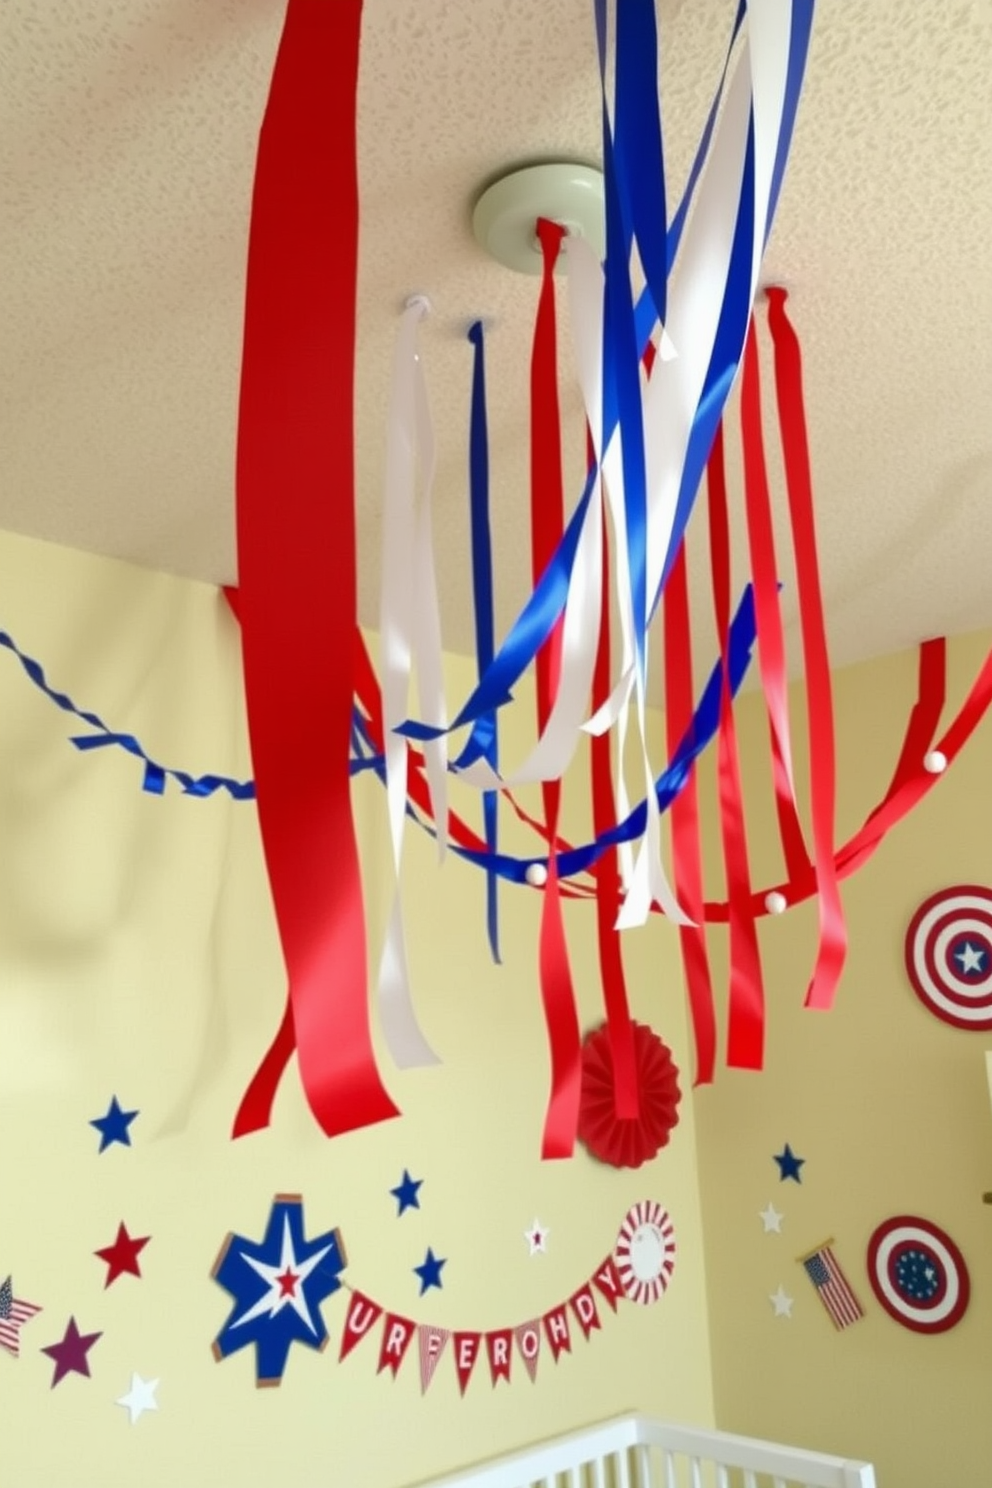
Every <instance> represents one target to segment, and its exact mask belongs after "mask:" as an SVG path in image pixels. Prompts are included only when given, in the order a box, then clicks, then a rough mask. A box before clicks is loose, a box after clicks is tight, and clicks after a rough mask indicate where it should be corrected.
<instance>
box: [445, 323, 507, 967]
mask: <svg viewBox="0 0 992 1488" xmlns="http://www.w3.org/2000/svg"><path fill="white" fill-rule="evenodd" d="M468 339H469V340H470V341H471V343H472V346H473V348H474V357H473V365H472V415H471V424H470V430H469V515H470V518H471V527H472V595H473V599H474V601H475V655H476V662H477V665H478V669H479V676H480V678H481V677H484V676H485V675H486V673H487V672H488V670H489V668H490V667H491V666H492V663H493V654H494V651H495V644H496V643H495V617H494V608H495V606H494V601H493V551H492V536H491V533H490V528H489V430H488V426H487V420H486V351H485V332H484V331H483V328H482V321H481V320H477V321H476V322H475V323H474V324H473V325H472V326H471V327H470V329H469V333H468ZM514 680H516V679H514ZM429 743H430V739H427V740H426V742H425V746H424V747H425V748H426V747H427V746H428V744H429ZM469 749H470V750H472V752H473V753H475V752H476V751H477V756H478V758H479V759H480V760H482V761H484V762H485V764H486V766H487V767H488V769H489V770H490V771H491V772H492V774H493V775H494V776H495V772H496V770H497V768H498V766H499V723H498V721H497V716H496V708H495V707H492V708H490V709H488V711H487V712H485V713H483V714H482V715H481V716H480V717H479V719H478V722H477V727H476V729H474V730H473V738H472V739H471V740H470V741H469V746H468V749H467V750H466V752H465V753H467V752H468V750H469ZM465 753H463V755H462V758H461V760H459V762H458V766H459V768H461V769H464V768H465V766H464V764H463V763H462V761H463V760H464V759H465ZM482 821H483V830H484V832H485V837H486V848H487V850H488V851H489V852H490V853H495V852H496V851H497V849H498V846H499V794H498V792H497V790H496V789H495V788H494V787H491V788H490V789H488V790H485V791H483V794H482ZM486 929H487V932H488V934H489V949H490V951H491V952H492V958H493V960H494V961H496V962H498V961H499V959H500V955H499V879H498V878H497V876H496V874H495V873H487V874H486Z"/></svg>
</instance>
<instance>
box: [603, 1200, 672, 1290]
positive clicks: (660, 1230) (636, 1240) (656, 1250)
mask: <svg viewBox="0 0 992 1488" xmlns="http://www.w3.org/2000/svg"><path fill="white" fill-rule="evenodd" d="M613 1260H614V1262H615V1264H616V1268H617V1270H618V1271H619V1273H620V1284H621V1286H622V1287H623V1289H624V1293H625V1295H626V1296H628V1297H629V1298H630V1300H631V1302H640V1303H641V1304H642V1306H647V1305H648V1304H649V1303H651V1302H657V1301H658V1299H659V1298H660V1297H661V1295H662V1293H663V1292H664V1291H665V1288H666V1287H667V1286H668V1283H669V1281H670V1280H671V1275H672V1272H673V1270H674V1269H675V1227H674V1225H673V1224H672V1221H671V1219H670V1218H669V1216H668V1213H667V1212H666V1210H664V1209H663V1208H662V1207H661V1205H660V1204H658V1203H656V1202H655V1200H653V1199H645V1200H644V1201H643V1202H642V1203H640V1204H635V1205H634V1207H633V1208H632V1209H629V1210H628V1211H627V1215H626V1217H625V1219H624V1222H623V1224H622V1225H621V1226H620V1233H619V1235H618V1236H617V1243H616V1246H615V1248H614V1251H613Z"/></svg>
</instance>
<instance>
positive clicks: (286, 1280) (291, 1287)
mask: <svg viewBox="0 0 992 1488" xmlns="http://www.w3.org/2000/svg"><path fill="white" fill-rule="evenodd" d="M299 1279H300V1278H299V1277H298V1276H297V1274H296V1272H295V1271H289V1270H287V1271H284V1272H283V1273H282V1275H281V1276H277V1277H276V1281H277V1282H278V1283H279V1295H280V1296H282V1297H295V1296H296V1283H297V1282H298V1281H299Z"/></svg>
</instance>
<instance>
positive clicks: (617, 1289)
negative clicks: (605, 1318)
mask: <svg viewBox="0 0 992 1488" xmlns="http://www.w3.org/2000/svg"><path fill="white" fill-rule="evenodd" d="M592 1283H593V1286H594V1287H595V1288H596V1290H597V1291H598V1292H601V1293H602V1295H603V1296H604V1297H605V1298H606V1300H607V1302H608V1303H609V1305H610V1311H611V1312H616V1310H617V1302H618V1301H619V1300H620V1298H621V1297H622V1296H623V1282H622V1281H621V1280H620V1272H619V1271H618V1270H617V1268H616V1266H615V1265H614V1264H613V1257H612V1256H607V1257H606V1260H605V1261H604V1262H603V1264H602V1265H601V1266H597V1268H596V1270H595V1272H594V1273H593V1278H592Z"/></svg>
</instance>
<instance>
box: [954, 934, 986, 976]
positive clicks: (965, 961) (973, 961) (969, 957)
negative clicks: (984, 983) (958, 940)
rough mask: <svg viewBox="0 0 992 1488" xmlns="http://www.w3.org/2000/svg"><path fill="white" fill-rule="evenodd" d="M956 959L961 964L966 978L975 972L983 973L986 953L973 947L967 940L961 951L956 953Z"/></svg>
mask: <svg viewBox="0 0 992 1488" xmlns="http://www.w3.org/2000/svg"><path fill="white" fill-rule="evenodd" d="M954 959H955V961H959V962H960V963H961V970H962V971H963V972H964V974H965V976H970V975H971V973H972V972H973V971H981V969H982V963H983V962H984V960H985V952H984V951H983V950H980V949H979V948H978V947H977V946H973V945H972V943H971V941H970V940H966V941H965V943H964V945H963V946H962V947H961V949H960V950H959V951H955V952H954Z"/></svg>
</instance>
